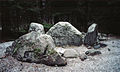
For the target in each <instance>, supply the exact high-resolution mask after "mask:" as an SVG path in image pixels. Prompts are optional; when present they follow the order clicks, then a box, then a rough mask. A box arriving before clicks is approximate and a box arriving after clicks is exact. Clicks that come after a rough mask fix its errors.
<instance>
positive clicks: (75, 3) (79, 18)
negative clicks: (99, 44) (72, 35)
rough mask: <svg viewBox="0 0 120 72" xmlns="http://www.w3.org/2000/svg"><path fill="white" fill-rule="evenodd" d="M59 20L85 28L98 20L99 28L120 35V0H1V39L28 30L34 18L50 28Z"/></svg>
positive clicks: (21, 33)
mask: <svg viewBox="0 0 120 72" xmlns="http://www.w3.org/2000/svg"><path fill="white" fill-rule="evenodd" d="M59 21H68V22H70V23H71V24H72V25H73V26H75V27H76V28H77V29H78V30H80V31H84V32H86V31H87V28H88V27H89V26H90V25H91V24H92V23H97V24H98V26H99V32H102V33H106V34H109V33H112V34H115V35H120V29H119V24H120V1H119V0H0V41H6V40H14V39H16V38H18V37H19V36H21V35H23V34H25V33H27V30H28V28H29V24H30V23H31V22H37V23H41V24H43V26H44V27H45V31H47V30H48V29H49V28H50V27H51V26H53V25H54V24H55V23H57V22H59ZM1 28H2V29H1Z"/></svg>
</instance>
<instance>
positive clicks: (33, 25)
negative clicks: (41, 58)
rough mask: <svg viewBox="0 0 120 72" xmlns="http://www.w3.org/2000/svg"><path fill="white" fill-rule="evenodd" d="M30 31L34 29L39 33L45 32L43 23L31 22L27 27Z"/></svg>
mask: <svg viewBox="0 0 120 72" xmlns="http://www.w3.org/2000/svg"><path fill="white" fill-rule="evenodd" d="M31 31H35V32H38V33H40V34H45V31H44V27H43V25H42V24H39V23H31V24H30V27H29V32H31Z"/></svg>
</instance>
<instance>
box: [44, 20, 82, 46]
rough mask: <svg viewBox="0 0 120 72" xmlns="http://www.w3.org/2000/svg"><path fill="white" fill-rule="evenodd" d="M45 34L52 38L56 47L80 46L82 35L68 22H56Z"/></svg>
mask: <svg viewBox="0 0 120 72" xmlns="http://www.w3.org/2000/svg"><path fill="white" fill-rule="evenodd" d="M46 34H48V35H51V36H52V37H53V40H54V41H55V44H56V46H67V45H74V46H80V45H81V44H82V33H81V32H80V31H78V30H77V29H76V28H75V27H74V26H72V25H71V24H70V23H68V22H58V23H57V24H55V25H54V26H53V27H51V28H50V29H49V31H48V32H47V33H46Z"/></svg>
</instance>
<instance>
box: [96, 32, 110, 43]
mask: <svg viewBox="0 0 120 72" xmlns="http://www.w3.org/2000/svg"><path fill="white" fill-rule="evenodd" d="M98 40H99V41H105V40H108V36H107V34H103V33H98Z"/></svg>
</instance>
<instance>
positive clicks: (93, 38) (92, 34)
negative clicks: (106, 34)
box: [84, 23, 98, 46]
mask: <svg viewBox="0 0 120 72" xmlns="http://www.w3.org/2000/svg"><path fill="white" fill-rule="evenodd" d="M97 28H98V26H97V24H95V23H94V24H92V25H91V26H90V27H89V28H88V31H87V34H86V36H85V37H84V44H85V45H88V46H92V45H94V44H95V43H96V42H97V36H98V31H97Z"/></svg>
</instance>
